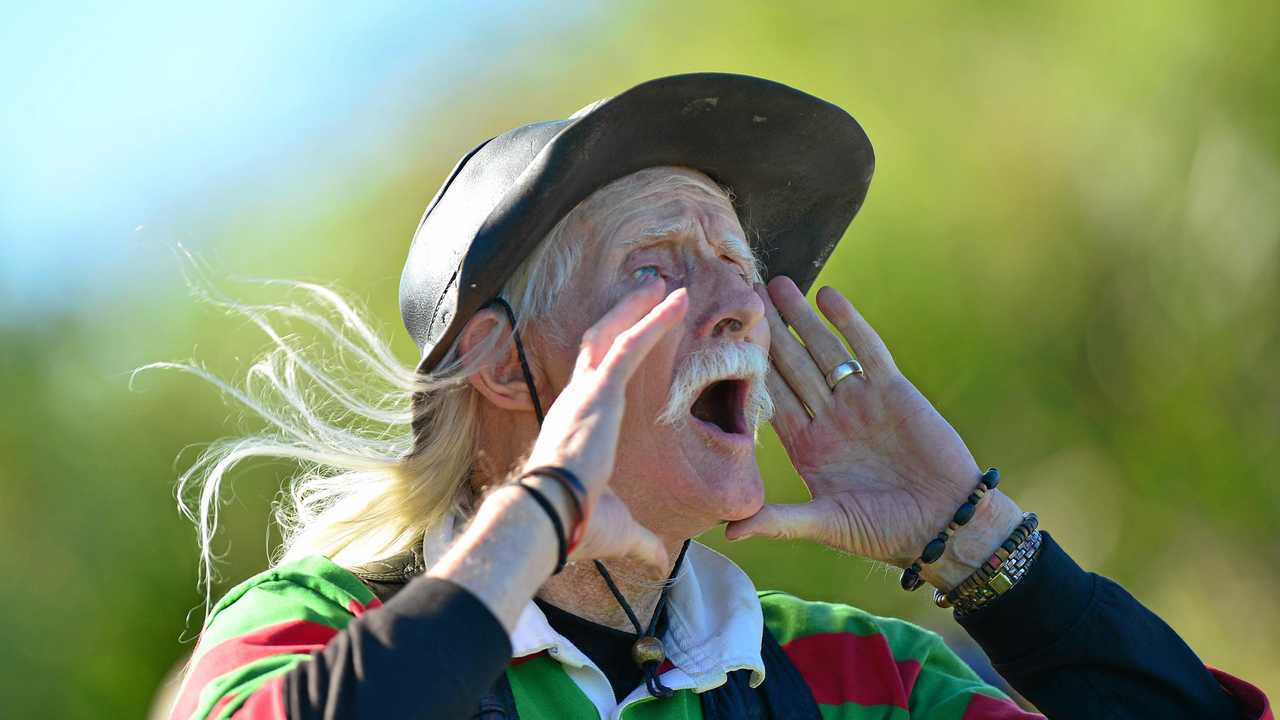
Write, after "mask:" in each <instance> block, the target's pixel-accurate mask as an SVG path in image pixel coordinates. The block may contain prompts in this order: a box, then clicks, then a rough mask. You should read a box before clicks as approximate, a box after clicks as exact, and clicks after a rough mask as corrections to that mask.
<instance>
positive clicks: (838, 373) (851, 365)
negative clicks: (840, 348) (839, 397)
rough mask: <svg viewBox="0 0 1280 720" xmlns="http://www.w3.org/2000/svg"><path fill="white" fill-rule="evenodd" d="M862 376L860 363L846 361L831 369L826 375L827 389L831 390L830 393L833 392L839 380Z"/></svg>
mask: <svg viewBox="0 0 1280 720" xmlns="http://www.w3.org/2000/svg"><path fill="white" fill-rule="evenodd" d="M863 374H864V373H863V372H862V364H861V363H859V362H858V361H857V360H846V361H844V362H842V363H840V364H839V365H837V366H835V367H833V368H831V372H829V373H827V387H829V388H831V390H832V392H834V391H835V389H836V385H839V384H840V381H841V380H844V379H845V378H847V377H849V376H850V375H863Z"/></svg>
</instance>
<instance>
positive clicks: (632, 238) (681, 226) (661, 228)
mask: <svg viewBox="0 0 1280 720" xmlns="http://www.w3.org/2000/svg"><path fill="white" fill-rule="evenodd" d="M697 229H698V227H697V223H696V222H694V221H693V220H690V219H689V218H681V219H679V220H672V221H669V222H666V223H662V224H658V225H646V226H644V227H642V228H640V229H639V230H638V231H636V232H634V233H628V234H627V236H626V237H623V238H621V239H620V240H619V241H618V247H620V248H621V249H623V250H628V249H630V248H633V247H635V246H637V245H651V244H653V243H655V242H658V241H661V240H667V239H669V238H673V237H678V236H680V235H692V234H693V233H694V232H695V231H697Z"/></svg>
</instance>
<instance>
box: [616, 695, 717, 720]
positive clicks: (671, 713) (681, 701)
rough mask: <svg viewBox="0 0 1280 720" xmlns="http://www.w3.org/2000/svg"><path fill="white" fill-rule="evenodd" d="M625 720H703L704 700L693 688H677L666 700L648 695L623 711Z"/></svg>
mask: <svg viewBox="0 0 1280 720" xmlns="http://www.w3.org/2000/svg"><path fill="white" fill-rule="evenodd" d="M622 718H623V719H624V720H702V701H701V700H700V699H698V696H697V694H696V693H694V692H693V691H692V690H689V689H684V690H677V691H676V694H675V695H672V696H671V697H670V698H668V699H666V700H658V699H657V698H652V697H647V698H644V699H643V700H637V701H636V702H634V703H632V704H631V705H628V706H627V709H626V710H623V711H622Z"/></svg>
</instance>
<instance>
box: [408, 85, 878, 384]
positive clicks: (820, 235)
mask: <svg viewBox="0 0 1280 720" xmlns="http://www.w3.org/2000/svg"><path fill="white" fill-rule="evenodd" d="M659 165H680V166H685V167H691V168H694V169H696V170H699V171H701V172H703V173H705V174H706V175H708V176H710V177H711V178H712V179H713V180H715V181H717V182H719V183H721V184H724V185H727V186H729V187H730V188H731V189H732V190H733V194H734V208H735V210H736V211H737V213H738V218H739V219H740V220H741V222H742V224H743V227H744V228H745V229H746V231H747V236H748V237H749V238H750V239H751V242H752V246H753V249H754V250H755V252H756V254H757V257H759V258H760V260H761V261H762V263H763V264H764V267H765V271H766V275H767V276H768V277H773V276H776V275H787V276H789V277H790V278H791V279H792V280H794V281H795V282H796V284H797V285H799V286H800V288H801V289H802V290H807V289H808V288H809V286H810V285H811V284H812V283H813V280H814V278H816V277H817V275H818V271H819V270H821V269H822V265H823V264H824V263H825V262H826V260H827V257H828V256H830V255H831V251H832V250H834V249H835V246H836V243H837V242H839V241H840V238H841V236H842V235H843V234H844V231H845V229H846V228H847V227H848V226H849V223H850V221H852V220H853V216H854V215H855V214H857V212H858V208H859V207H861V206H862V200H863V198H864V197H866V194H867V186H868V185H869V184H870V182H871V173H872V170H873V169H874V166H875V158H874V155H873V153H872V150H871V142H870V140H868V139H867V135H866V133H865V132H863V130H862V127H861V126H859V125H858V123H857V121H855V120H854V119H853V118H852V117H850V116H849V114H848V113H846V112H845V111H844V110H841V109H840V108H838V107H836V106H835V105H832V104H831V103H829V102H826V101H824V100H820V99H818V98H816V97H813V96H812V95H808V94H806V93H803V92H800V91H799V90H796V89H795V88H791V87H788V86H786V85H782V84H781V83H776V82H773V81H771V80H765V79H763V78H757V77H751V76H747V75H730V74H725V73H694V74H689V75H674V76H671V77H665V78H658V79H657V80H650V81H649V82H646V83H643V84H641V85H637V86H635V87H633V88H631V89H630V90H627V91H626V92H624V93H622V94H620V95H617V96H615V97H612V98H609V99H608V100H605V101H602V102H600V103H597V104H596V105H594V106H591V107H589V108H588V109H586V110H584V111H581V112H579V113H577V114H575V115H574V116H573V117H572V118H569V119H566V120H552V121H549V122H540V123H533V124H531V125H525V126H523V127H519V128H516V129H515V130H511V131H509V132H507V133H504V134H502V135H499V136H498V137H496V138H493V139H491V140H487V141H485V142H483V143H481V144H480V145H478V146H477V147H476V148H475V149H473V150H472V151H471V152H469V153H467V154H466V155H465V156H464V157H463V158H462V160H460V161H459V162H458V164H457V166H455V167H454V169H453V172H451V173H449V177H448V179H446V180H445V182H444V185H442V186H441V187H440V190H439V191H438V192H437V193H436V196H435V197H434V198H433V199H432V200H431V202H430V204H428V205H427V210H426V212H425V213H424V214H423V216H422V221H421V222H420V223H419V225H418V231H417V232H416V233H415V234H414V236H413V245H412V246H411V247H410V248H409V257H408V260H407V261H406V262H405V267H404V274H403V276H402V277H401V279H400V311H401V314H402V315H403V317H404V324H405V327H406V328H408V330H409V334H410V335H412V336H413V339H414V341H415V342H417V343H418V347H419V348H420V349H421V350H422V355H421V357H422V362H421V363H420V365H419V368H418V369H419V372H430V371H431V370H432V369H433V368H434V367H435V366H436V365H437V364H438V363H439V362H440V360H441V358H443V357H444V355H445V353H446V351H447V350H448V348H449V346H450V345H452V344H453V342H454V340H455V339H456V338H457V336H458V333H459V332H461V330H462V327H463V326H464V325H465V324H466V322H467V320H469V319H470V318H471V316H472V315H474V314H475V313H476V312H477V311H478V310H480V308H482V307H483V306H484V305H485V304H486V303H487V302H489V301H490V300H492V299H493V298H494V297H495V296H497V295H498V294H499V292H500V291H501V289H502V287H503V285H504V284H506V282H507V280H508V279H509V278H510V277H511V274H512V273H513V272H514V271H515V269H516V267H518V266H519V265H520V263H521V262H522V261H524V259H525V258H527V257H528V256H529V255H530V254H531V253H532V252H533V250H534V248H536V247H537V245H538V243H540V242H542V239H543V238H544V237H545V236H546V235H547V233H548V232H550V231H551V229H552V228H553V227H555V224H556V223H557V222H559V220H560V218H562V217H564V215H565V214H566V213H568V212H569V211H570V210H572V209H573V208H574V207H575V206H576V205H577V204H578V203H579V202H581V201H582V200H584V199H586V198H587V196H589V195H590V194H591V193H592V192H594V191H595V190H597V189H599V188H600V187H603V186H604V185H607V184H608V183H610V182H612V181H613V180H616V179H618V178H620V177H623V176H624V175H628V174H630V173H633V172H636V171H637V170H643V169H644V168H648V167H654V166H659Z"/></svg>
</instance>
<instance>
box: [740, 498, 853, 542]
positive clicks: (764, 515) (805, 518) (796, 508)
mask: <svg viewBox="0 0 1280 720" xmlns="http://www.w3.org/2000/svg"><path fill="white" fill-rule="evenodd" d="M829 514H830V510H829V509H827V508H825V507H824V505H823V504H822V503H821V502H819V501H813V502H807V503H800V504H796V505H784V504H779V503H771V504H769V505H765V506H764V507H762V508H760V512H757V513H756V514H755V515H752V516H751V517H749V518H744V519H742V520H734V521H733V522H731V523H729V524H728V525H727V526H725V530H724V536H725V538H726V539H728V540H730V541H736V540H745V539H746V538H749V537H757V536H759V537H768V538H775V539H778V540H811V539H816V538H820V537H822V528H823V526H824V523H825V522H826V518H827V517H828V516H829Z"/></svg>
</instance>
